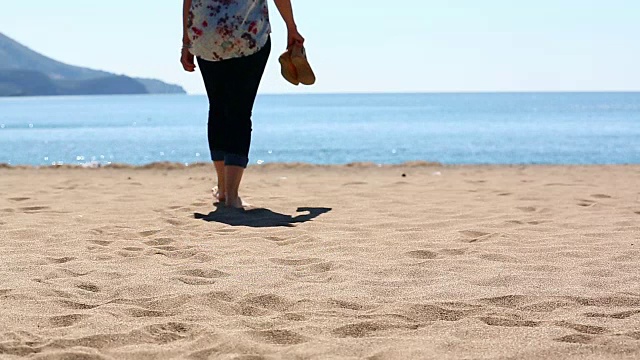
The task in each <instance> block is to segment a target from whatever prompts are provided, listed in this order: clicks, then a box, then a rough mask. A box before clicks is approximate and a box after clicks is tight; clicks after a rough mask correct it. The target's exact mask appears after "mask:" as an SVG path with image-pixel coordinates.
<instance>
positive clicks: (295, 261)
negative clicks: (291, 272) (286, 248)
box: [269, 258, 324, 266]
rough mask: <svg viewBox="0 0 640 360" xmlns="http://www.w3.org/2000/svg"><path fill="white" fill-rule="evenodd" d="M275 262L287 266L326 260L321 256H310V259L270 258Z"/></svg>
mask: <svg viewBox="0 0 640 360" xmlns="http://www.w3.org/2000/svg"><path fill="white" fill-rule="evenodd" d="M269 261H271V262H272V263H274V264H278V265H286V266H301V265H311V264H316V263H319V262H322V261H324V260H323V259H320V258H308V259H279V258H271V259H269Z"/></svg>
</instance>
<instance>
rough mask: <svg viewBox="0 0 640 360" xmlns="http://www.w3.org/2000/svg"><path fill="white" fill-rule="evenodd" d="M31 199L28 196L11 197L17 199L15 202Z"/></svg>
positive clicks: (12, 199)
mask: <svg viewBox="0 0 640 360" xmlns="http://www.w3.org/2000/svg"><path fill="white" fill-rule="evenodd" d="M29 199H31V198H28V197H13V198H9V200H11V201H15V202H20V201H25V200H29Z"/></svg>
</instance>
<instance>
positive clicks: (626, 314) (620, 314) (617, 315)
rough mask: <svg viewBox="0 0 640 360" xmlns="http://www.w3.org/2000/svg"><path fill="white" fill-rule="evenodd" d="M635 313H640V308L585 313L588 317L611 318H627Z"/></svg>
mask: <svg viewBox="0 0 640 360" xmlns="http://www.w3.org/2000/svg"><path fill="white" fill-rule="evenodd" d="M634 315H640V310H629V311H623V312H618V313H614V314H603V313H586V314H584V316H587V317H599V318H610V319H618V320H622V319H627V318H630V317H632V316H634Z"/></svg>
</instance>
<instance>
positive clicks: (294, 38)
mask: <svg viewBox="0 0 640 360" xmlns="http://www.w3.org/2000/svg"><path fill="white" fill-rule="evenodd" d="M287 33H288V34H287V49H288V48H290V47H292V46H294V45H296V46H302V45H303V44H304V38H303V37H302V35H300V33H299V32H298V28H296V27H293V28H289V29H288V30H287Z"/></svg>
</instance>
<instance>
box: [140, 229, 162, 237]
mask: <svg viewBox="0 0 640 360" xmlns="http://www.w3.org/2000/svg"><path fill="white" fill-rule="evenodd" d="M160 231H162V230H146V231H141V232H139V233H138V234H140V235H142V236H144V237H149V236H152V235H155V234H157V233H159V232H160Z"/></svg>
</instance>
